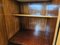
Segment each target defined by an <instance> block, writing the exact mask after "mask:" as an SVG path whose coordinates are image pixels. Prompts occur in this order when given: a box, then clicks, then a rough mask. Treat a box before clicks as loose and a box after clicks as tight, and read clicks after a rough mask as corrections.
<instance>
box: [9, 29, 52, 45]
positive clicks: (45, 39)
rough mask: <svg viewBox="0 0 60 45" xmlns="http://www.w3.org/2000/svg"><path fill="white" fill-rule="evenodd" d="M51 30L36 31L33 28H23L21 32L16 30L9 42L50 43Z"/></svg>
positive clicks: (29, 44)
mask: <svg viewBox="0 0 60 45" xmlns="http://www.w3.org/2000/svg"><path fill="white" fill-rule="evenodd" d="M52 34H53V33H52V32H46V31H38V33H36V32H35V30H34V31H33V30H30V29H28V30H25V31H23V32H18V33H17V34H16V35H15V36H13V38H11V39H10V42H12V43H15V44H21V45H52V38H53V35H52Z"/></svg>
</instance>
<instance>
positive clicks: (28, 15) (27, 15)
mask: <svg viewBox="0 0 60 45" xmlns="http://www.w3.org/2000/svg"><path fill="white" fill-rule="evenodd" d="M13 16H24V17H41V18H57V17H58V16H48V15H46V16H41V15H30V14H13Z"/></svg>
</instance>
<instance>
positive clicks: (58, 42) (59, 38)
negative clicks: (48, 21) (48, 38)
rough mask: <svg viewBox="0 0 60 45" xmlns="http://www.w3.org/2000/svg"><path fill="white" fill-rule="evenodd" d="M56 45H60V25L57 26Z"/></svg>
mask: <svg viewBox="0 0 60 45" xmlns="http://www.w3.org/2000/svg"><path fill="white" fill-rule="evenodd" d="M56 45H60V27H59V33H58V38H57V43H56Z"/></svg>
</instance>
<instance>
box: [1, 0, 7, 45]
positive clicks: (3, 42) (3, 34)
mask: <svg viewBox="0 0 60 45" xmlns="http://www.w3.org/2000/svg"><path fill="white" fill-rule="evenodd" d="M0 45H7V35H6V28H5V21H4V13H3V5H2V0H0Z"/></svg>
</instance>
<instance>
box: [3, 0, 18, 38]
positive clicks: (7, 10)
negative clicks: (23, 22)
mask: <svg viewBox="0 0 60 45" xmlns="http://www.w3.org/2000/svg"><path fill="white" fill-rule="evenodd" d="M2 2H3V9H4V14H5V23H6V30H7V35H8V39H10V38H11V37H12V36H13V35H14V34H15V33H16V32H17V31H18V30H19V21H18V18H16V17H14V16H12V14H13V13H19V12H18V7H17V4H16V2H15V1H12V0H2Z"/></svg>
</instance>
